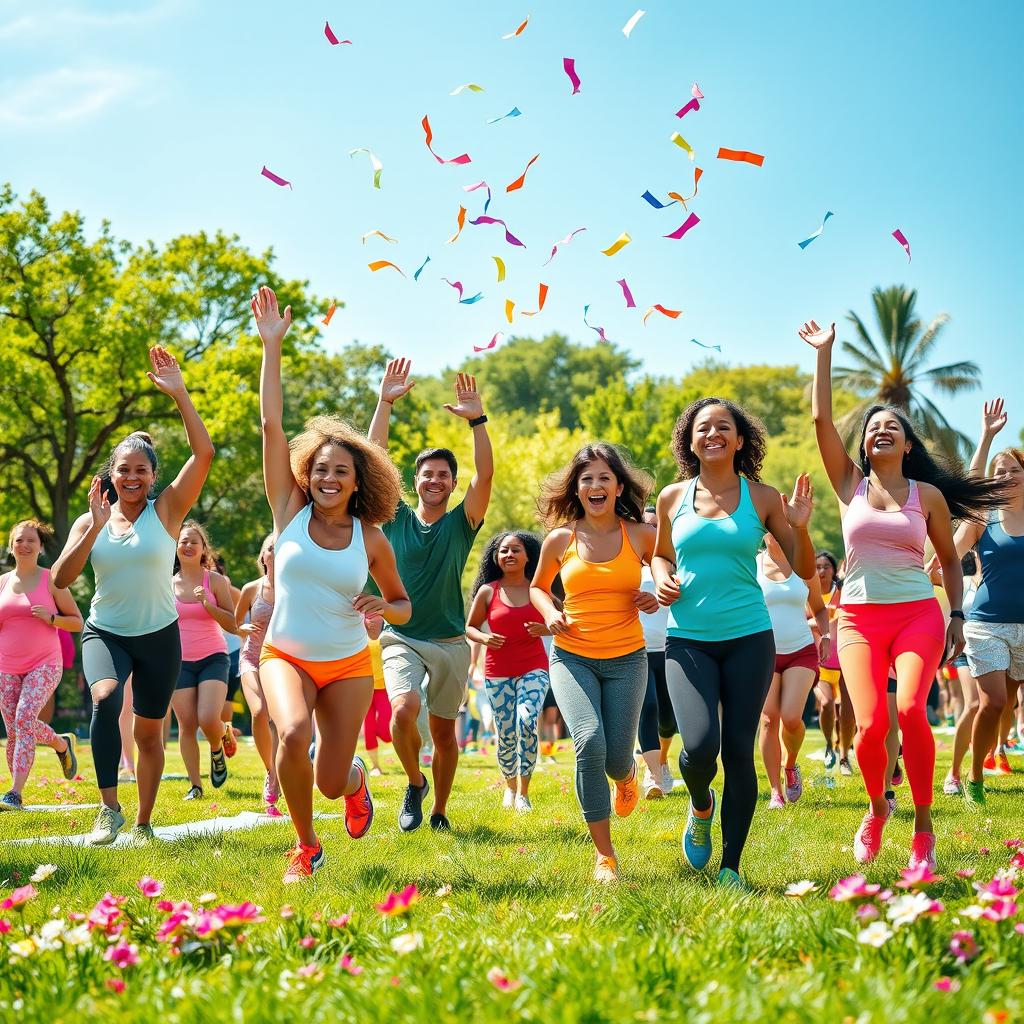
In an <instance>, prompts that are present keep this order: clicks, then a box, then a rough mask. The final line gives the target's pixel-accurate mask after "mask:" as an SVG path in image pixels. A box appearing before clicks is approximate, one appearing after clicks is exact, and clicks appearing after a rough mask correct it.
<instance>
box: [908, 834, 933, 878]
mask: <svg viewBox="0 0 1024 1024" xmlns="http://www.w3.org/2000/svg"><path fill="white" fill-rule="evenodd" d="M907 867H908V868H910V870H911V871H913V870H914V869H915V868H928V869H929V870H931V871H934V870H935V869H936V868H937V867H938V863H937V862H936V860H935V833H934V832H915V833H914V838H913V839H912V840H911V842H910V861H909V862H908V863H907Z"/></svg>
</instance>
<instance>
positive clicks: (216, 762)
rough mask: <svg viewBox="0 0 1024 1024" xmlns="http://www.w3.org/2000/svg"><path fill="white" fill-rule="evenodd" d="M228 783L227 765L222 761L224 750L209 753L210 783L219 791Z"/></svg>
mask: <svg viewBox="0 0 1024 1024" xmlns="http://www.w3.org/2000/svg"><path fill="white" fill-rule="evenodd" d="M227 781H228V763H227V761H226V760H225V759H224V748H223V747H221V748H220V750H211V751H210V782H212V783H213V788H214V789H220V787H221V786H223V785H224V783H225V782H227Z"/></svg>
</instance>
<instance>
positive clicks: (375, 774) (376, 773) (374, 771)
mask: <svg viewBox="0 0 1024 1024" xmlns="http://www.w3.org/2000/svg"><path fill="white" fill-rule="evenodd" d="M383 774H384V773H383V772H382V771H381V770H380V769H379V768H378V767H377V766H376V765H374V766H373V767H372V768H371V769H370V778H371V779H379V778H380V777H381V776H382V775H383Z"/></svg>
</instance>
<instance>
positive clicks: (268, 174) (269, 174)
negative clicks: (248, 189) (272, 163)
mask: <svg viewBox="0 0 1024 1024" xmlns="http://www.w3.org/2000/svg"><path fill="white" fill-rule="evenodd" d="M260 174H262V175H263V177H264V178H269V179H270V180H271V181H272V182H273V183H274V184H275V185H287V186H288V187H289V188H292V183H291V182H290V181H285V179H284V178H282V177H281V176H280V175H279V174H275V173H274V172H273V171H268V170H267V165H266V164H264V165H263V170H262V171H260ZM292 191H293V192H294V191H295V190H294V189H292Z"/></svg>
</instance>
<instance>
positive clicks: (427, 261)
mask: <svg viewBox="0 0 1024 1024" xmlns="http://www.w3.org/2000/svg"><path fill="white" fill-rule="evenodd" d="M429 262H430V257H429V256H428V257H427V258H426V259H425V260H424V261H423V262H422V263H421V264H420V269H419V270H417V271H416V273H415V274H413V275H412V279H413V280H414V281H418V280H419V279H420V274H422V273H423V268H424V267H425V266H426V265H427V264H428V263H429Z"/></svg>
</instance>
